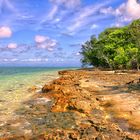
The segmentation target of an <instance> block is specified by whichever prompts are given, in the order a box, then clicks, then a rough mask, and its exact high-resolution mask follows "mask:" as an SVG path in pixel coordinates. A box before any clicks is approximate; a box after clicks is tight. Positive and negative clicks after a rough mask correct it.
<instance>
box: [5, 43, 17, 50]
mask: <svg viewBox="0 0 140 140" xmlns="http://www.w3.org/2000/svg"><path fill="white" fill-rule="evenodd" d="M7 48H9V49H16V48H17V44H16V43H10V44H8V46H7Z"/></svg>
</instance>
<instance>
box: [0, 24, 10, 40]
mask: <svg viewBox="0 0 140 140" xmlns="http://www.w3.org/2000/svg"><path fill="white" fill-rule="evenodd" d="M11 35H12V31H11V29H10V28H9V27H7V26H3V27H0V38H8V37H11Z"/></svg>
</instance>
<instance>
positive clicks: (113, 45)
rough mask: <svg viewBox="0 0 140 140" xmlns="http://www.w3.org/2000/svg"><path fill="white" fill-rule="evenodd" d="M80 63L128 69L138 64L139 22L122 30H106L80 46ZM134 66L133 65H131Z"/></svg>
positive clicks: (139, 52) (139, 58)
mask: <svg viewBox="0 0 140 140" xmlns="http://www.w3.org/2000/svg"><path fill="white" fill-rule="evenodd" d="M81 54H82V56H83V58H82V63H83V65H84V66H86V65H94V66H95V67H103V68H111V69H129V68H132V63H133V62H135V63H136V65H137V68H139V64H140V56H139V54H140V20H136V21H134V22H133V23H131V24H130V25H128V26H124V27H122V28H108V29H106V30H105V31H103V32H102V33H100V34H99V36H98V38H96V37H95V36H92V37H91V38H90V40H89V41H87V42H86V43H85V44H83V45H82V50H81ZM133 64H134V63H133Z"/></svg>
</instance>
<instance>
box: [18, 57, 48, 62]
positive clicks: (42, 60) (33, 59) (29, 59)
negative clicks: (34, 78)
mask: <svg viewBox="0 0 140 140" xmlns="http://www.w3.org/2000/svg"><path fill="white" fill-rule="evenodd" d="M21 61H22V62H47V61H49V59H48V58H44V59H42V58H28V59H22V60H21Z"/></svg>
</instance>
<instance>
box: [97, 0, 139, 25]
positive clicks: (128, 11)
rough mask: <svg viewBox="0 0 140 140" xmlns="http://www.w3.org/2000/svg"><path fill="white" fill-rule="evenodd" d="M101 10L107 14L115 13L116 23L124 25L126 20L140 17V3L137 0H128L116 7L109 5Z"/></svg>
mask: <svg viewBox="0 0 140 140" xmlns="http://www.w3.org/2000/svg"><path fill="white" fill-rule="evenodd" d="M100 12H101V13H103V14H106V15H114V16H115V17H116V21H117V22H116V23H115V24H114V25H117V26H122V25H123V24H124V23H125V22H130V21H132V20H135V19H138V18H140V4H139V3H138V2H137V0H127V2H125V3H122V4H121V5H120V6H119V7H118V8H116V9H113V8H112V7H108V8H103V9H101V10H100Z"/></svg>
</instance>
